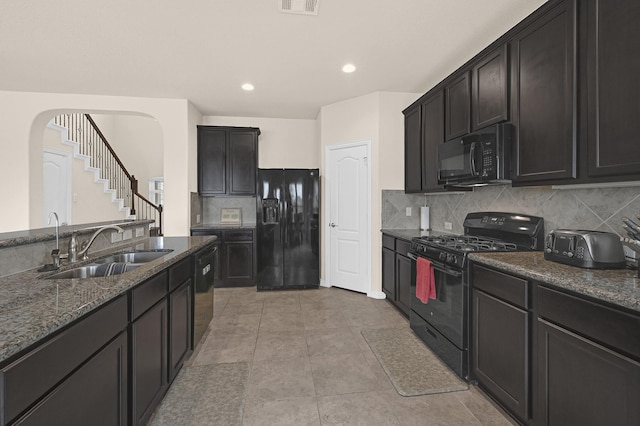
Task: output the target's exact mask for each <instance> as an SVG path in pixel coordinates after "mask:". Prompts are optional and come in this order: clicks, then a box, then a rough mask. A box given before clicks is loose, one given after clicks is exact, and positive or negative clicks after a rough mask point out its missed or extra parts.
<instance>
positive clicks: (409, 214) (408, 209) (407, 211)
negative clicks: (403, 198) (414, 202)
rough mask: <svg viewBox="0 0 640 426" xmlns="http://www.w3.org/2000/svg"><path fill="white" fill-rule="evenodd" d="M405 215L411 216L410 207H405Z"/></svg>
mask: <svg viewBox="0 0 640 426" xmlns="http://www.w3.org/2000/svg"><path fill="white" fill-rule="evenodd" d="M406 215H407V216H411V207H407V209H406Z"/></svg>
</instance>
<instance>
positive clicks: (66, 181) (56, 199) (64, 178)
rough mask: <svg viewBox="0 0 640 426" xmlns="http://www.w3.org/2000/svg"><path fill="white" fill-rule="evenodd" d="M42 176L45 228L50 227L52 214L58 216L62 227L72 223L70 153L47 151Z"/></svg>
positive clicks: (45, 151) (44, 156) (44, 155)
mask: <svg viewBox="0 0 640 426" xmlns="http://www.w3.org/2000/svg"><path fill="white" fill-rule="evenodd" d="M42 175H43V178H44V181H43V185H42V191H43V204H42V206H43V209H42V214H43V222H42V223H43V226H48V222H49V213H51V212H56V213H57V214H58V220H59V221H60V225H63V224H64V225H66V224H69V223H71V157H70V155H69V153H66V152H61V151H55V150H50V149H45V150H44V153H43V170H42ZM52 224H53V223H52Z"/></svg>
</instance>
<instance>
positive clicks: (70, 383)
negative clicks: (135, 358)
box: [14, 332, 127, 426]
mask: <svg viewBox="0 0 640 426" xmlns="http://www.w3.org/2000/svg"><path fill="white" fill-rule="evenodd" d="M96 384H99V386H97V385H96ZM54 423H55V424H60V425H86V424H92V425H122V426H124V425H126V424H127V333H126V332H123V333H120V334H119V335H118V337H117V338H115V339H114V340H113V341H112V342H111V343H109V344H108V345H107V346H106V347H104V348H103V349H101V350H100V351H98V353H96V354H95V355H94V356H93V357H91V359H89V360H88V361H87V363H86V364H84V365H83V366H82V367H80V369H78V370H77V371H76V372H74V373H73V374H72V375H71V376H70V377H68V378H67V379H66V380H65V381H64V382H62V384H60V385H59V386H58V387H56V388H55V390H53V392H51V393H50V394H49V395H48V396H47V397H46V398H45V399H44V400H42V401H41V402H40V403H38V405H36V406H35V407H34V408H33V409H32V410H31V411H29V412H28V413H27V414H25V415H24V416H22V417H21V418H19V419H18V420H17V421H16V422H15V423H14V424H16V425H25V426H26V425H46V424H54Z"/></svg>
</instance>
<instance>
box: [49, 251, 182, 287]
mask: <svg viewBox="0 0 640 426" xmlns="http://www.w3.org/2000/svg"><path fill="white" fill-rule="evenodd" d="M172 251H173V250H162V251H132V252H126V253H115V254H112V255H109V256H105V257H103V258H100V259H95V260H94V261H93V262H91V263H90V264H88V265H83V266H78V267H76V268H72V269H67V270H66V271H62V272H58V273H57V274H53V275H51V276H48V277H46V279H48V280H49V279H54V280H60V279H73V278H80V279H82V278H92V277H105V276H109V275H119V274H124V273H126V272H129V271H131V270H133V269H136V268H138V267H140V266H142V265H144V264H145V263H147V262H151V261H153V260H156V259H159V258H161V257H162V256H164V255H166V254H167V253H170V252H172Z"/></svg>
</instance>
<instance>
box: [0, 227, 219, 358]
mask: <svg viewBox="0 0 640 426" xmlns="http://www.w3.org/2000/svg"><path fill="white" fill-rule="evenodd" d="M215 240H216V237H215V236H202V237H151V238H148V239H146V240H143V241H135V245H134V246H132V247H130V248H129V249H133V250H171V251H170V252H167V253H166V254H165V255H164V256H162V257H161V258H160V259H161V260H160V259H157V260H155V261H152V262H149V263H148V264H144V265H142V266H140V267H138V268H136V269H134V270H132V271H129V272H126V273H124V274H121V275H113V276H109V277H96V278H86V279H44V278H46V277H47V276H49V275H53V274H54V273H56V272H57V271H54V272H48V273H45V272H38V271H37V269H32V270H29V271H26V272H22V273H18V274H14V275H9V276H5V277H2V278H0V363H2V362H3V361H5V360H7V359H8V358H11V357H12V356H14V355H15V354H17V353H19V352H21V351H22V350H24V349H26V348H28V347H30V346H31V345H33V344H34V343H36V342H38V341H40V340H41V339H43V338H45V337H47V336H48V335H50V334H52V333H53V332H55V331H56V330H58V329H60V328H62V327H64V326H66V325H68V324H70V323H72V322H73V321H75V320H76V319H78V318H80V317H82V316H83V315H85V314H87V313H89V312H91V311H93V310H94V309H96V308H98V307H100V306H102V305H104V304H105V303H107V302H109V301H110V300H113V299H115V298H116V297H117V296H119V295H121V294H125V293H126V292H127V290H129V289H131V288H133V287H135V286H136V285H138V284H140V283H142V282H143V281H144V280H146V279H147V278H150V277H152V276H153V275H155V274H156V273H158V272H160V271H162V270H164V269H166V268H168V267H169V266H171V265H172V264H174V263H176V262H178V261H180V260H182V259H184V258H185V257H187V256H189V255H191V254H193V253H195V252H196V251H198V250H200V249H201V248H203V247H205V246H207V245H208V244H210V243H212V242H214V241H215ZM126 250H127V248H124V247H122V246H121V247H119V248H118V249H117V250H115V251H114V250H111V252H119V251H126ZM106 254H108V252H107V251H105V252H102V253H99V254H97V255H96V256H92V257H93V258H96V257H100V256H102V255H106ZM90 262H91V261H86V262H78V263H77V264H75V265H69V266H65V267H63V268H61V269H60V270H61V271H62V270H65V269H70V268H73V267H77V266H81V265H83V264H85V263H90Z"/></svg>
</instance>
